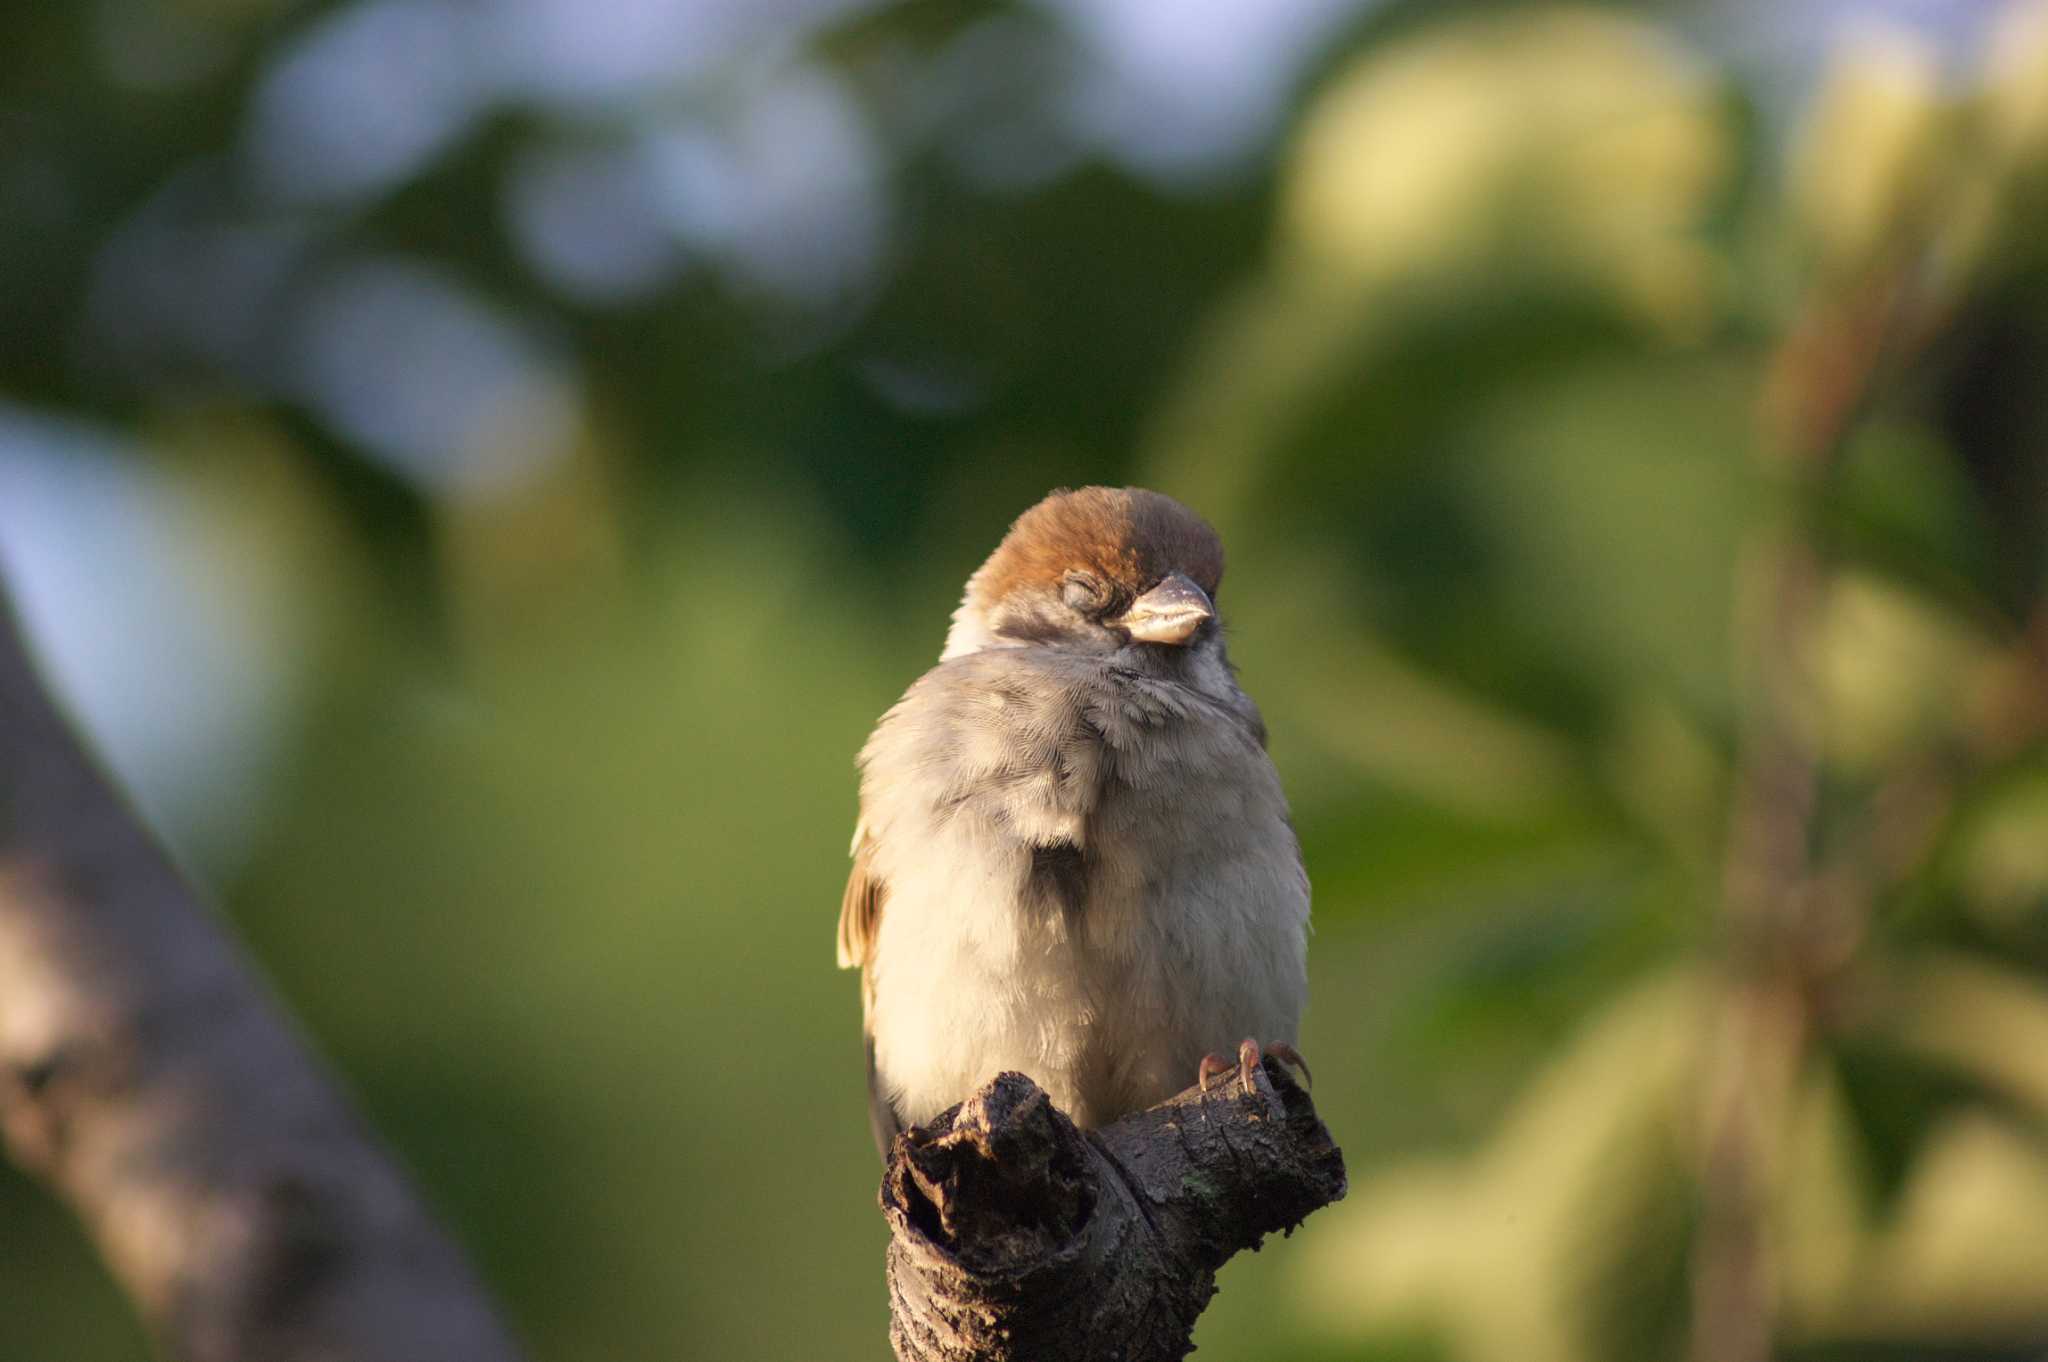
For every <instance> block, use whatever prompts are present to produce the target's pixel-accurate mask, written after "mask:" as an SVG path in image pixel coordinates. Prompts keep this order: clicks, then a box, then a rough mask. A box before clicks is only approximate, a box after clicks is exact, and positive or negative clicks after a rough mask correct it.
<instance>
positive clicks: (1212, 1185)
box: [882, 1060, 1345, 1362]
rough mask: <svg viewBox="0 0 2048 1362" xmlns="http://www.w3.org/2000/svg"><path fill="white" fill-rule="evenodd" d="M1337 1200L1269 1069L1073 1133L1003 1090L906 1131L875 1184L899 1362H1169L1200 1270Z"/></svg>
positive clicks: (1180, 1343)
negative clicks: (1252, 1082) (1249, 1079)
mask: <svg viewBox="0 0 2048 1362" xmlns="http://www.w3.org/2000/svg"><path fill="white" fill-rule="evenodd" d="M1344 1191H1345V1175H1344V1157H1343V1154H1342V1153H1341V1152H1340V1151H1339V1150H1338V1149H1337V1147H1336V1146H1335V1145H1334V1144H1332V1143H1331V1141H1330V1133H1329V1131H1327V1130H1326V1129H1324V1128H1323V1123H1322V1121H1321V1120H1319V1119H1318V1118H1317V1116H1316V1113H1315V1107H1314V1106H1313V1104H1311V1103H1310V1101H1309V1098H1308V1094H1307V1093H1305V1092H1304V1091H1302V1089H1301V1088H1300V1087H1299V1086H1297V1085H1296V1084H1295V1082H1294V1081H1293V1079H1292V1078H1291V1077H1290V1076H1289V1075H1288V1074H1287V1073H1286V1071H1285V1070H1284V1069H1282V1068H1281V1067H1280V1066H1279V1065H1278V1064H1276V1063H1274V1062H1273V1061H1272V1060H1267V1061H1266V1063H1265V1064H1264V1065H1262V1066H1261V1067H1260V1069H1259V1070H1258V1071H1257V1074H1256V1086H1255V1088H1254V1089H1253V1090H1252V1091H1249V1092H1247V1091H1246V1090H1245V1089H1244V1088H1243V1087H1242V1086H1241V1085H1239V1084H1237V1083H1234V1082H1233V1083H1231V1084H1230V1085H1228V1086H1227V1087H1225V1088H1212V1089H1211V1090H1210V1091H1209V1092H1207V1093H1204V1092H1202V1091H1201V1090H1200V1089H1196V1088H1190V1089H1189V1090H1188V1091H1186V1092H1184V1093H1182V1094H1180V1095H1179V1096H1178V1097H1174V1098H1172V1099H1170V1100H1168V1101H1166V1102H1162V1103H1161V1104H1159V1105H1158V1106H1156V1107H1153V1108H1152V1109H1150V1110H1149V1111H1143V1112H1139V1113H1137V1114H1135V1115H1132V1116H1128V1117H1125V1118H1124V1119H1123V1120H1121V1121H1118V1122H1117V1123H1116V1124H1114V1125H1112V1126H1109V1127H1107V1128H1105V1129H1102V1130H1097V1131H1087V1132H1083V1131H1080V1130H1077V1129H1076V1128H1075V1126H1074V1124H1073V1123H1072V1122H1071V1121H1069V1120H1068V1119H1067V1118H1066V1116H1065V1115H1063V1114H1062V1113H1060V1112H1059V1111H1058V1110H1056V1109H1055V1108H1054V1107H1053V1105H1052V1103H1051V1101H1050V1099H1048V1098H1047V1097H1046V1095H1045V1093H1044V1092H1043V1091H1042V1090H1040V1089H1039V1088H1038V1086H1037V1085H1036V1084H1034V1083H1033V1082H1032V1081H1031V1080H1030V1079H1028V1078H1026V1077H1024V1076H1023V1075H1022V1074H1014V1073H1012V1074H1003V1075H1002V1076H1000V1077H998V1078H997V1079H995V1080H994V1081H993V1082H991V1083H989V1084H988V1085H987V1086H985V1087H983V1088H982V1089H981V1090H980V1091H979V1092H977V1093H975V1094H974V1096H972V1097H971V1098H969V1099H968V1100H967V1101H966V1102H964V1103H962V1104H961V1105H960V1106H959V1107H956V1108H954V1109H953V1110H952V1111H950V1112H948V1113H946V1114H944V1115H942V1116H940V1117H939V1118H938V1119H937V1120H936V1121H934V1122H933V1123H932V1124H931V1125H930V1126H928V1127H924V1128H920V1129H915V1130H911V1131H909V1132H907V1133H906V1134H905V1135H904V1136H903V1137H902V1138H901V1139H899V1140H898V1141H897V1143H896V1147H895V1148H894V1149H893V1150H892V1151H891V1153H890V1158H889V1167H888V1170H887V1172H886V1173H885V1174H884V1176H883V1180H882V1210H883V1213H884V1215H885V1216H886V1217H887V1218H888V1221H889V1228H890V1231H891V1235H892V1238H891V1240H890V1243H889V1302H890V1309H891V1312H892V1320H891V1324H890V1331H889V1336H890V1342H891V1343H892V1344H894V1345H895V1349H896V1355H897V1357H898V1358H900V1359H902V1362H1013V1360H1014V1362H1026V1360H1027V1359H1028V1362H1101V1359H1104V1358H1112V1357H1113V1358H1118V1359H1121V1362H1164V1360H1166V1359H1179V1358H1182V1357H1185V1356H1186V1355H1187V1354H1188V1352H1189V1351H1190V1350H1191V1349H1192V1347H1193V1344H1192V1343H1191V1342H1190V1338H1191V1336H1192V1333H1193V1330H1194V1327H1195V1319H1196V1317H1197V1316H1198V1315H1200V1314H1201V1312H1202V1309H1203V1307H1205V1306H1206V1305H1207V1304H1208V1303H1209V1298H1210V1297H1211V1296H1212V1295H1214V1294H1215V1291H1216V1270H1217V1269H1218V1268H1220V1267H1221V1266H1222V1265H1223V1264H1224V1263H1225V1262H1226V1261H1227V1260H1228V1259H1229V1258H1231V1257H1232V1256H1233V1255H1234V1254H1236V1253H1237V1252H1238V1251H1239V1250H1240V1249H1245V1248H1256V1247H1257V1246H1258V1243H1259V1241H1260V1240H1261V1239H1263V1238H1265V1236H1266V1235H1268V1234H1271V1233H1273V1232H1274V1231H1276V1230H1283V1231H1291V1230H1292V1229H1293V1228H1294V1227H1295V1226H1296V1225H1298V1224H1300V1223H1301V1221H1302V1220H1303V1219H1304V1218H1306V1217H1307V1216H1308V1215H1309V1214H1310V1213H1311V1212H1312V1211H1315V1210H1317V1209H1318V1208H1320V1207H1323V1206H1327V1205H1329V1204H1330V1203H1332V1202H1334V1201H1336V1200H1338V1199H1340V1198H1341V1197H1342V1196H1343V1195H1344Z"/></svg>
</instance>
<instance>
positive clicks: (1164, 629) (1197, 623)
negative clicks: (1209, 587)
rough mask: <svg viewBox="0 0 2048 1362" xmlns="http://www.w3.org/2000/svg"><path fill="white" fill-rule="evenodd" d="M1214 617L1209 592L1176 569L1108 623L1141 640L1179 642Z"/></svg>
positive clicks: (1182, 641) (1183, 640)
mask: <svg viewBox="0 0 2048 1362" xmlns="http://www.w3.org/2000/svg"><path fill="white" fill-rule="evenodd" d="M1214 618H1216V607H1215V605H1213V604H1212V603H1211V602H1210V600H1209V595H1208V593H1207V592H1205V591H1203V590H1202V588H1200V587H1198V586H1196V585H1195V584H1194V583H1193V582H1191V581H1189V580H1188V579H1187V578H1186V577H1183V576H1182V575H1181V574H1180V573H1178V572H1175V573H1170V574H1168V576H1167V577H1166V580H1164V581H1162V582H1161V583H1160V584H1159V585H1158V586H1155V587H1153V588H1152V589H1151V590H1150V591H1148V592H1146V593H1145V594H1144V595H1142V596H1140V597H1138V599H1136V600H1135V601H1132V602H1131V608H1130V609H1128V610H1126V611H1124V613H1123V614H1122V615H1120V616H1118V617H1117V618H1116V619H1114V620H1112V621H1110V623H1112V624H1114V625H1116V626H1117V627H1118V628H1119V629H1122V630H1125V631H1126V632H1128V633H1129V634H1130V636H1131V637H1132V638H1134V639H1136V640H1137V641H1138V642H1140V643H1176V644H1179V643H1186V642H1187V641H1188V640H1189V639H1190V638H1193V637H1194V634H1195V630H1197V629H1199V628H1201V627H1202V622H1203V621H1204V620H1212V619H1214Z"/></svg>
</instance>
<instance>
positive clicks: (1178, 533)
mask: <svg viewBox="0 0 2048 1362" xmlns="http://www.w3.org/2000/svg"><path fill="white" fill-rule="evenodd" d="M1077 571H1079V572H1092V573H1094V574H1095V575H1096V576H1098V577H1101V578H1102V579H1103V580H1104V581H1105V582H1108V583H1110V584H1111V585H1112V586H1114V587H1116V588H1118V589H1120V590H1121V591H1122V592H1124V593H1125V594H1126V595H1127V596H1135V595H1137V594H1138V593H1139V592H1142V591H1144V590H1146V589H1148V588H1149V587H1151V586H1153V585H1154V584H1155V583H1157V582H1158V581H1159V579H1160V578H1161V577H1164V576H1165V575H1166V574H1167V573H1169V572H1183V573H1186V574H1187V575H1188V576H1189V577H1190V578H1192V579H1193V580H1194V582H1195V584H1196V585H1198V586H1200V587H1201V588H1202V590H1204V591H1206V592H1208V593H1209V595H1210V596H1211V597H1212V598H1213V597H1214V596H1215V594H1216V588H1217V586H1218V584H1220V583H1221V582H1222V580H1223V543H1222V541H1221V540H1219V539H1218V538H1217V537H1216V531H1215V530H1213V529H1211V528H1209V522H1208V521H1206V520H1204V519H1202V518H1201V517H1200V516H1198V515H1196V514H1195V513H1194V512H1193V511H1190V510H1189V509H1188V508H1187V507H1185V506H1183V505H1181V504H1180V503H1179V502H1177V501H1175V500H1174V499H1173V498H1172V497H1169V496H1162V495H1160V494H1159V493H1158V492H1148V491H1146V490H1145V489H1144V488H1142V487H1082V488H1079V489H1077V490H1075V491H1071V492H1070V491H1067V490H1066V489H1064V488H1062V489H1060V490H1059V491H1056V492H1053V493H1052V494H1050V495H1049V496H1047V497H1046V498H1045V500H1043V501H1041V502H1039V503H1038V504H1037V505H1036V506H1033V507H1032V508H1031V509H1030V510H1028V511H1026V512H1025V513H1024V514H1023V515H1020V516H1018V517H1017V523H1016V524H1014V525H1012V526H1011V527H1010V532H1009V533H1008V534H1006V535H1004V536H1003V542H1002V543H1001V544H999V545H997V546H996V551H995V552H994V553H993V554H990V555H989V560H988V562H986V563H984V564H983V565H982V568H981V570H980V571H979V572H977V573H975V574H974V580H973V582H972V583H970V589H971V590H972V592H973V594H974V595H975V597H976V598H977V599H978V600H979V601H980V602H981V603H982V604H983V605H992V604H994V603H995V602H997V601H1000V600H1002V599H1004V598H1005V597H1007V596H1009V595H1010V594H1011V593H1013V592H1016V591H1020V590H1031V589H1035V588H1036V589H1044V588H1050V589H1054V590H1057V589H1058V587H1059V584H1060V582H1061V581H1062V579H1064V578H1065V577H1066V575H1067V574H1068V573H1069V572H1077Z"/></svg>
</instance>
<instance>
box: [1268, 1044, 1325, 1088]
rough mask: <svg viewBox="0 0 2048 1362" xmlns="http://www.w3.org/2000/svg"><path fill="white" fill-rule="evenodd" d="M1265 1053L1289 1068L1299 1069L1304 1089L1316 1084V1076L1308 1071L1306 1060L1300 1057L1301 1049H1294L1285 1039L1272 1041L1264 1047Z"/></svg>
mask: <svg viewBox="0 0 2048 1362" xmlns="http://www.w3.org/2000/svg"><path fill="white" fill-rule="evenodd" d="M1266 1053H1267V1054H1269V1055H1271V1056H1272V1057H1273V1058H1275V1059H1277V1060H1279V1061H1280V1062H1281V1063H1282V1064H1285V1065H1286V1066H1287V1067H1288V1068H1290V1069H1299V1070H1301V1086H1302V1087H1303V1088H1304V1089H1308V1088H1313V1087H1314V1086H1315V1085H1316V1076H1315V1075H1314V1074H1312V1073H1310V1072H1309V1068H1308V1061H1307V1060H1305V1059H1303V1058H1302V1057H1301V1051H1299V1050H1297V1049H1295V1048H1294V1047H1293V1046H1292V1045H1289V1044H1288V1043H1287V1042H1286V1041H1284V1040H1276V1041H1274V1042H1273V1043H1272V1044H1270V1045H1268V1046H1267V1047H1266Z"/></svg>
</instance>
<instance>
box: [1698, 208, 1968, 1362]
mask: <svg viewBox="0 0 2048 1362" xmlns="http://www.w3.org/2000/svg"><path fill="white" fill-rule="evenodd" d="M1920 271H1921V262H1920V251H1919V249H1918V246H1917V243H1914V242H1908V243H1907V244H1906V245H1904V246H1902V248H1901V249H1900V250H1899V251H1898V252H1897V254H1896V255H1895V256H1894V257H1892V258H1891V259H1890V260H1888V261H1886V262H1884V263H1883V264H1881V265H1879V266H1877V267H1875V268H1873V269H1871V270H1870V271H1869V272H1868V273H1867V274H1866V275H1864V276H1863V277H1862V278H1860V279H1859V280H1858V281H1857V282H1856V283H1855V284H1854V285H1852V286H1850V287H1848V288H1846V289H1845V290H1842V291H1841V292H1836V291H1834V290H1832V289H1827V288H1822V289H1819V290H1816V292H1815V294H1814V296H1813V297H1812V298H1810V299H1809V300H1808V304H1807V307H1806V309H1805V312H1804V314H1803V316H1802V318H1801V320H1800V321H1799V322H1798V323H1797V324H1796V325H1795V326H1794V327H1793V329H1792V330H1791V332H1790V333H1789V334H1788V335H1787V336H1786V338H1785V339H1784V341H1783V343H1782V344H1781V345H1780V347H1779V350H1778V354H1777V356H1776V359H1775V362H1774V364H1773V366H1772V372H1771V376H1770V383H1769V386H1768V388H1767V391H1766V393H1765V399H1764V412H1763V415H1764V418H1765V424H1766V427H1767V434H1768V438H1769V444H1770V448H1771V451H1772V452H1773V453H1774V454H1775V455H1776V456H1777V457H1778V459H1779V460H1780V463H1781V465H1782V467H1783V468H1784V470H1785V471H1786V473H1787V476H1788V477H1789V478H1790V480H1791V486H1790V489H1789V492H1790V501H1791V510H1792V514H1791V517H1790V521H1791V523H1790V525H1789V526H1788V528H1787V529H1786V531H1785V532H1784V533H1783V536H1782V539H1781V541H1780V542H1779V543H1776V544H1774V545H1772V546H1770V552H1769V554H1768V556H1767V557H1766V558H1765V559H1764V560H1762V566H1763V568H1764V571H1763V573H1762V574H1761V580H1760V582H1759V587H1760V589H1759V591H1758V592H1757V593H1756V598H1755V602H1754V608H1753V610H1752V611H1751V613H1750V616H1749V619H1748V621H1747V637H1746V639H1745V653H1746V660H1747V662H1748V664H1749V665H1750V667H1751V668H1752V680H1753V683H1754V686H1755V702H1754V704H1753V705H1752V706H1751V709H1750V713H1749V721H1748V725H1747V729H1746V731H1745V733H1744V738H1743V755H1742V761H1741V764H1740V768H1739V771H1738V775H1737V782H1736V788H1735V794H1734V804H1733V808H1732V810H1731V813H1730V817H1729V827H1728V841H1727V849H1726V855H1725V861H1724V865H1723V870H1722V916H1723V923H1724V928H1725V931H1726V936H1727V952H1728V955H1727V960H1728V969H1727V978H1726V980H1725V982H1724V987H1723V995H1722V996H1723V1001H1722V1004H1721V1008H1720V1011H1719V1015H1718V1016H1717V1018H1716V1021H1715V1027H1714V1034H1713V1036H1712V1038H1711V1042H1710V1043H1711V1047H1712V1049H1711V1062H1710V1065H1709V1068H1708V1071H1707V1073H1708V1077H1707V1086H1706V1091H1705V1092H1704V1094H1703V1096H1702V1102H1703V1115H1704V1127H1705V1137H1704V1146H1703V1151H1702V1158H1703V1166H1702V1179H1703V1193H1704V1196H1703V1211H1702V1216H1701V1221H1700V1228H1699V1233H1698V1239H1697V1243H1696V1245H1695V1251H1694V1255H1693V1282H1692V1287H1693V1301H1692V1306H1693V1309H1692V1359H1693V1362H1768V1359H1769V1358H1770V1356H1771V1355H1772V1350H1773V1339H1774V1335H1775V1332H1776V1322H1777V1304H1778V1303H1777V1299H1776V1280H1777V1273H1776V1271H1775V1268H1774V1265H1773V1263H1772V1255H1771V1245H1770V1242H1769V1232H1768V1231H1769V1225H1768V1221H1769V1207H1770V1205H1771V1203H1772V1202H1773V1200H1774V1199H1775V1197H1776V1194H1777V1191H1778V1188H1779V1181H1780V1171H1779V1168H1778V1151H1779V1150H1780V1149H1781V1147H1782V1145H1783V1139H1782V1138H1781V1137H1782V1134H1783V1132H1784V1130H1785V1126H1786V1121H1787V1117H1788V1113H1789V1110H1790V1106H1791V1102H1792V1099H1793V1095H1794V1092H1795V1090H1796V1087H1797V1084H1798V1081H1799V1074H1800V1070H1801V1068H1802V1067H1803V1065H1804V1064H1805V1062H1806V1056H1807V1052H1808V1050H1809V1047H1810V1045H1811V1043H1812V1038H1813V1032H1814V1028H1815V1025H1816V1012H1817V1010H1818V1007H1819V1000H1820V999H1821V998H1822V997H1823V996H1824V994H1825V992H1826V990H1827V986H1828V983H1829V981H1830V980H1831V979H1832V978H1833V977H1834V976H1836V975H1837V974H1839V973H1840V971H1841V970H1842V968H1843V967H1844V966H1845V965H1846V964H1847V963H1848V961H1849V960H1850V959H1851V958H1852V957H1853V955H1854V953H1855V950H1856V948H1857V946H1858V945H1859V944H1860V943H1861V942H1862V940H1863V939H1864V936H1865V932H1866V929H1867V925H1868V918H1869V913H1870V905H1871V895H1872V894H1873V893H1874V892H1875V890H1876V886H1877V883H1878V879H1879V877H1878V876H1876V875H1874V874H1871V873H1867V872H1866V869H1865V868H1864V867H1862V866H1860V865H1852V864H1850V863H1847V862H1844V863H1840V864H1830V865H1826V866H1823V865H1819V864H1817V858H1816V855H1815V842H1816V833H1815V829H1816V826H1817V823H1818V818H1819V812H1820V786H1821V754H1820V751H1819V749H1818V744H1817V739H1816V737H1815V734H1814V732H1813V725H1812V716H1813V715H1814V713H1815V712H1816V699H1815V697H1814V695H1813V693H1812V691H1813V679H1812V676H1811V668H1810V664H1809V660H1808V658H1809V652H1810V647H1809V645H1810V640H1811V638H1812V636H1813V632H1814V630H1815V628H1816V627H1817V624H1818V621H1819V618H1820V614H1821V611H1822V609H1823V608H1824V605H1825V602H1826V598H1827V591H1828V584H1829V572H1830V566H1829V563H1828V561H1827V558H1826V556H1825V552H1824V545H1822V544H1821V543H1819V542H1818V539H1819V536H1818V534H1817V533H1816V530H1817V527H1818V524H1819V521H1820V516H1819V514H1818V506H1819V503H1820V500H1821V498H1822V497H1823V496H1824V495H1825V493H1826V490H1827V486H1828V483H1829V480H1830V479H1831V477H1832V476H1833V474H1834V472H1835V470H1836V468H1837V467H1838V466H1839V464H1840V462H1841V455H1842V452H1843V449H1844V447H1845V445H1846V444H1847V442H1848V440H1849V437H1850V436H1851V435H1852V434H1853V433H1854V431H1855V428H1856V425H1857V422H1858V421H1859V420H1860V419H1861V417H1862V415H1863V414H1864V412H1865V411H1866V410H1867V409H1868V407H1869V405H1870V403H1871V402H1872V400H1873V399H1874V397H1875V396H1876V395H1877V393H1878V391H1879V389H1880V385H1881V384H1882V383H1883V382H1884V381H1885V379H1886V378H1887V376H1888V375H1891V374H1894V373H1896V372H1897V371H1898V370H1899V369H1900V368H1901V367H1902V366H1903V365H1905V364H1906V363H1908V362H1910V360H1911V359H1912V358H1913V356H1915V355H1916V354H1918V353H1919V352H1920V350H1921V349H1922V348H1923V347H1924V346H1925V345H1926V343H1927V342H1928V340H1930V339H1931V338H1932V336H1933V334H1934V332H1935V330H1936V328H1937V318H1936V316H1935V309H1934V306H1933V300H1932V298H1931V297H1930V296H1929V295H1928V294H1927V293H1926V292H1925V290H1924V289H1923V288H1921V287H1920V285H1921V282H1922V281H1921V279H1920ZM1876 803H1877V807H1876V808H1875V810H1874V816H1875V817H1878V818H1885V817H1890V818H1891V819H1893V820H1895V826H1893V827H1892V828H1891V829H1890V830H1892V831H1895V832H1900V833H1907V832H1910V833H1911V834H1912V835H1913V836H1914V838H1915V840H1916V842H1917V843H1919V844H1921V845H1924V844H1925V842H1926V840H1927V837H1928V835H1929V834H1928V829H1927V827H1926V826H1925V824H1926V823H1927V821H1928V820H1929V819H1931V818H1934V817H1938V816H1939V806H1938V805H1936V804H1934V803H1931V802H1930V801H1929V800H1928V799H1927V798H1926V797H1925V796H1924V795H1920V796H1917V797H1916V798H1913V799H1908V798H1906V797H1904V794H1903V793H1901V795H1900V797H1899V798H1897V799H1893V800H1889V801H1887V800H1883V799H1880V800H1879V801H1876Z"/></svg>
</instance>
